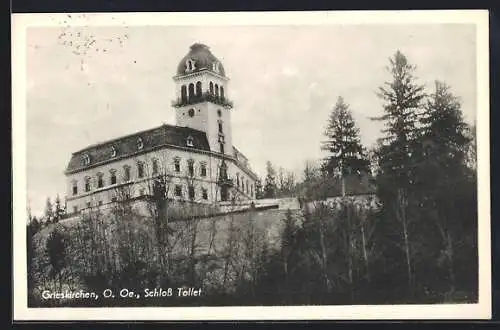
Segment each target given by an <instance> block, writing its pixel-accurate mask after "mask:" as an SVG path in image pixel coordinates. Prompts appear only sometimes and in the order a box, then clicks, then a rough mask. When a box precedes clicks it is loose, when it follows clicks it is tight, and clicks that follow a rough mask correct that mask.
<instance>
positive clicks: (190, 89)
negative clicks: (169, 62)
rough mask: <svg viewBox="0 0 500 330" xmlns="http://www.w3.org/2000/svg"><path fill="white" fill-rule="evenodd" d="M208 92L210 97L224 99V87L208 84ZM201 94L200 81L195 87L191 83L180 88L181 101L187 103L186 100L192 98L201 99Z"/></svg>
mask: <svg viewBox="0 0 500 330" xmlns="http://www.w3.org/2000/svg"><path fill="white" fill-rule="evenodd" d="M209 92H210V95H214V96H215V97H219V96H220V97H221V98H222V99H224V87H222V86H219V85H218V84H214V83H213V82H210V84H209ZM202 94H203V87H202V83H201V81H198V82H196V85H195V84H193V83H191V84H189V85H188V86H186V85H182V86H181V100H182V101H184V102H187V101H188V99H191V98H192V97H195V96H197V97H201V96H202Z"/></svg>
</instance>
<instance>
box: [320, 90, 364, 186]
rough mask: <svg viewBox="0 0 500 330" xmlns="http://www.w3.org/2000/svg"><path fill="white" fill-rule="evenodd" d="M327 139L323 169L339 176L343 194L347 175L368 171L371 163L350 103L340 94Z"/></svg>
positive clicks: (324, 145) (331, 116)
mask: <svg viewBox="0 0 500 330" xmlns="http://www.w3.org/2000/svg"><path fill="white" fill-rule="evenodd" d="M325 136H326V138H327V140H326V141H324V142H323V144H322V146H321V149H322V150H324V151H327V152H328V153H329V155H328V157H327V158H326V159H325V161H324V163H323V171H324V172H326V173H327V174H328V175H329V176H331V177H333V176H339V177H340V178H341V181H342V195H345V177H346V176H347V175H349V174H353V173H356V174H361V173H366V172H368V170H369V163H368V160H367V158H366V156H365V152H364V148H363V145H362V144H361V141H360V138H359V128H357V127H356V123H355V122H354V119H353V117H352V113H351V111H350V109H349V105H348V104H347V103H345V101H344V99H343V98H342V97H341V96H339V97H338V99H337V103H336V104H335V107H334V108H333V110H332V112H331V114H330V118H329V119H328V125H327V128H326V131H325Z"/></svg>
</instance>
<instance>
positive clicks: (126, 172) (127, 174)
mask: <svg viewBox="0 0 500 330" xmlns="http://www.w3.org/2000/svg"><path fill="white" fill-rule="evenodd" d="M123 181H125V182H128V181H130V167H128V166H125V167H124V168H123Z"/></svg>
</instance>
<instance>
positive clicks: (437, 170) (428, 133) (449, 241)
mask: <svg viewBox="0 0 500 330" xmlns="http://www.w3.org/2000/svg"><path fill="white" fill-rule="evenodd" d="M422 123H423V125H425V126H424V129H423V131H424V134H423V137H422V146H423V148H422V149H423V150H422V158H423V160H422V162H420V163H419V166H418V176H417V177H418V179H419V180H418V184H419V188H420V190H419V191H420V192H421V195H420V196H419V200H420V201H421V202H420V203H421V205H423V206H424V207H425V208H426V211H427V216H425V217H423V218H424V219H428V220H427V221H428V222H429V225H428V226H429V227H430V226H433V227H434V228H436V229H437V230H435V232H436V233H438V234H439V236H437V237H436V238H435V239H434V241H431V240H430V239H429V238H430V237H429V236H427V237H426V238H427V241H428V243H427V245H428V246H431V244H433V245H432V246H434V250H435V251H441V252H440V254H438V255H435V259H436V260H437V261H438V262H437V264H438V265H441V266H442V267H441V268H444V270H445V271H444V273H445V274H443V275H444V276H445V277H446V283H448V284H449V286H450V290H451V291H454V290H455V284H456V270H455V268H456V267H455V259H456V257H457V255H456V252H455V251H456V242H457V241H461V242H463V241H465V240H466V239H467V237H466V236H467V235H468V233H471V232H474V231H475V229H474V228H475V227H476V226H477V223H476V221H471V218H472V219H474V218H475V217H474V216H472V217H470V216H465V217H464V214H467V213H468V210H466V209H463V205H464V204H465V205H467V207H468V208H469V209H474V208H475V207H474V206H471V205H473V204H474V200H473V199H472V198H471V196H473V194H471V193H470V192H468V190H474V189H475V188H474V186H475V182H471V181H470V180H469V178H470V177H471V176H470V175H469V174H468V172H469V171H470V169H469V168H468V167H467V152H468V147H469V144H470V142H471V138H470V137H469V136H468V134H469V127H468V125H467V124H466V123H465V122H464V120H463V117H462V112H461V106H460V102H459V100H458V98H457V97H455V96H454V95H453V94H452V93H451V92H450V88H449V86H447V85H446V84H445V83H443V82H439V81H436V82H435V91H434V93H433V94H431V95H430V97H429V99H428V100H427V103H426V106H425V116H424V118H423V119H422ZM467 200H470V201H471V202H467ZM469 212H470V211H469ZM422 222H424V220H423V221H422ZM440 260H441V261H440Z"/></svg>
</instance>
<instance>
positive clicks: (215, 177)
mask: <svg viewBox="0 0 500 330" xmlns="http://www.w3.org/2000/svg"><path fill="white" fill-rule="evenodd" d="M173 80H174V82H175V84H176V97H177V98H176V100H174V101H173V102H172V107H173V108H174V109H175V112H176V116H175V118H176V125H175V126H173V125H165V124H163V125H161V126H159V127H155V128H152V129H148V130H145V131H141V132H137V133H133V134H130V135H126V136H122V137H119V138H115V139H113V140H109V141H106V142H102V143H99V144H95V145H91V146H88V147H86V148H84V149H82V150H79V151H77V152H74V153H73V154H72V155H71V159H70V161H69V164H68V166H67V168H66V171H65V175H66V178H67V210H68V213H78V212H80V211H81V210H83V209H86V208H89V207H96V206H100V205H105V204H109V203H113V202H115V201H116V199H117V198H119V197H120V196H117V195H118V194H119V193H120V192H123V191H126V192H127V197H128V198H135V197H140V196H143V195H148V194H149V195H151V194H153V191H154V189H152V187H153V186H154V185H153V183H155V182H157V181H159V180H160V179H161V180H160V181H161V182H162V183H163V185H162V186H161V187H162V189H164V193H163V195H164V196H165V197H166V198H169V199H173V200H184V201H186V200H189V201H192V202H197V203H209V204H213V203H219V202H224V201H229V200H231V199H233V198H237V199H239V200H243V201H248V200H253V199H255V182H256V180H257V175H256V174H255V173H254V172H253V171H252V170H251V168H250V166H249V162H248V159H247V158H246V157H245V156H244V155H243V154H242V153H241V152H240V151H239V150H238V149H237V148H236V147H235V146H234V145H233V139H232V134H231V112H232V111H233V104H232V102H231V101H230V100H229V99H228V82H229V79H228V77H227V76H226V73H225V70H224V67H223V65H222V63H221V62H220V61H219V60H218V59H217V58H216V57H215V56H214V55H213V54H212V52H211V51H210V49H209V48H208V47H207V46H206V45H203V44H199V43H196V44H193V45H192V46H191V47H190V50H189V52H188V54H187V55H186V56H185V57H184V58H183V59H182V60H181V61H180V63H179V65H178V67H177V73H176V75H175V76H174V77H173ZM155 180H156V181H155Z"/></svg>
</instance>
